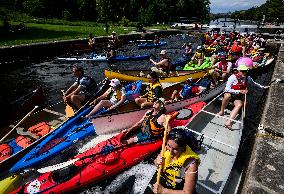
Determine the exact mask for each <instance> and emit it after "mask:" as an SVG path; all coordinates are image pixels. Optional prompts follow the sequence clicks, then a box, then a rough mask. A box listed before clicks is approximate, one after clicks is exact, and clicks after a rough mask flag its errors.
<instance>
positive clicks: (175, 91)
mask: <svg viewBox="0 0 284 194" xmlns="http://www.w3.org/2000/svg"><path fill="white" fill-rule="evenodd" d="M177 94H178V91H177V90H174V91H173V93H172V96H171V99H170V100H169V101H170V102H173V100H174V99H175V98H176V97H177Z"/></svg>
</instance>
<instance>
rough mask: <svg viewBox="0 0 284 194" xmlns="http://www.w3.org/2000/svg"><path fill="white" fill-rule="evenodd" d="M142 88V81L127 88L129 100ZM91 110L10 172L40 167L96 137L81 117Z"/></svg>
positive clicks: (68, 123)
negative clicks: (65, 150)
mask: <svg viewBox="0 0 284 194" xmlns="http://www.w3.org/2000/svg"><path fill="white" fill-rule="evenodd" d="M141 86H142V81H141V80H138V81H136V82H133V83H130V84H128V85H127V86H125V90H126V96H127V98H128V99H129V100H133V98H132V99H131V97H133V96H134V95H135V94H138V93H140V90H141ZM91 109H92V107H85V108H84V109H83V110H81V111H80V112H79V113H78V114H76V115H74V116H73V117H71V118H70V119H68V120H67V121H66V122H64V123H63V124H61V125H60V126H59V127H58V128H57V129H56V130H54V131H53V132H52V133H51V134H49V135H48V136H47V137H46V138H45V139H44V140H43V141H42V142H41V143H39V144H38V145H37V146H36V147H35V148H33V149H32V150H31V151H30V152H28V153H27V154H26V155H25V156H24V157H23V158H21V159H20V160H19V161H18V162H17V163H16V164H15V165H14V166H13V167H12V168H11V169H10V170H9V171H10V172H11V173H14V172H17V171H19V170H22V169H24V168H29V167H32V166H34V165H38V164H40V163H41V162H44V161H46V160H48V159H50V158H52V157H53V156H55V155H57V154H59V153H60V152H61V151H63V150H64V149H66V148H68V147H70V146H72V145H73V144H75V143H76V142H78V141H79V140H82V139H84V138H86V137H88V136H90V135H94V134H95V131H96V130H95V128H94V126H93V124H92V122H91V121H90V120H88V119H81V117H82V116H85V115H87V114H88V113H89V112H90V111H91ZM105 112H106V111H105V110H101V113H105ZM97 115H98V114H97Z"/></svg>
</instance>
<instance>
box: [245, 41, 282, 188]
mask: <svg viewBox="0 0 284 194" xmlns="http://www.w3.org/2000/svg"><path fill="white" fill-rule="evenodd" d="M277 78H280V79H282V80H284V43H282V44H281V46H280V48H279V53H278V57H277V61H276V64H275V68H274V73H273V76H272V80H275V79H277ZM283 115H284V83H278V84H272V86H271V87H270V91H269V93H268V97H267V102H266V105H265V108H264V112H263V116H262V119H261V123H262V124H263V127H264V128H266V129H267V128H268V130H259V131H258V133H257V134H256V139H255V144H254V148H253V152H252V155H251V158H250V162H249V166H248V168H247V172H246V177H245V180H244V183H243V187H242V190H241V191H240V193H250V194H254V193H255V194H256V193H257V194H259V193H271V194H272V193H273V194H274V193H284V181H283V180H284V166H283V161H284V116H283ZM267 131H269V132H267Z"/></svg>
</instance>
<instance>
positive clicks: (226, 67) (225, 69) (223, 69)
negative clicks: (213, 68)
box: [218, 61, 228, 71]
mask: <svg viewBox="0 0 284 194" xmlns="http://www.w3.org/2000/svg"><path fill="white" fill-rule="evenodd" d="M218 68H219V69H220V70H222V71H227V69H228V61H226V62H225V64H223V62H222V61H220V62H219V67H218Z"/></svg>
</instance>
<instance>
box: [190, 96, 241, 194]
mask: <svg viewBox="0 0 284 194" xmlns="http://www.w3.org/2000/svg"><path fill="white" fill-rule="evenodd" d="M221 103H222V102H221V101H220V100H218V98H215V99H214V100H213V101H211V102H210V103H208V105H206V106H205V107H204V108H203V109H202V110H201V112H199V113H198V114H197V115H196V116H195V117H194V118H193V120H192V121H191V122H190V123H189V124H188V125H187V126H186V127H185V130H191V131H192V132H194V133H195V134H196V136H199V137H201V136H203V137H204V140H203V145H202V149H201V150H200V151H199V152H198V154H199V156H200V159H201V164H200V166H199V169H198V182H197V192H198V193H208V194H210V193H214V194H217V193H222V191H223V189H224V187H225V184H226V183H227V181H228V177H229V175H230V172H231V170H232V167H233V165H234V161H235V159H236V156H237V153H238V148H239V145H240V140H241V136H242V130H243V118H242V111H240V113H239V115H238V116H237V118H236V119H235V120H233V127H232V130H229V129H227V128H226V127H225V126H224V124H225V122H226V118H228V117H229V114H230V111H231V110H232V109H233V107H232V106H228V107H229V108H228V109H226V111H225V112H226V114H225V115H224V116H221V117H220V116H217V115H216V114H217V113H218V112H219V111H220V107H221ZM230 187H234V185H232V184H230Z"/></svg>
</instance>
